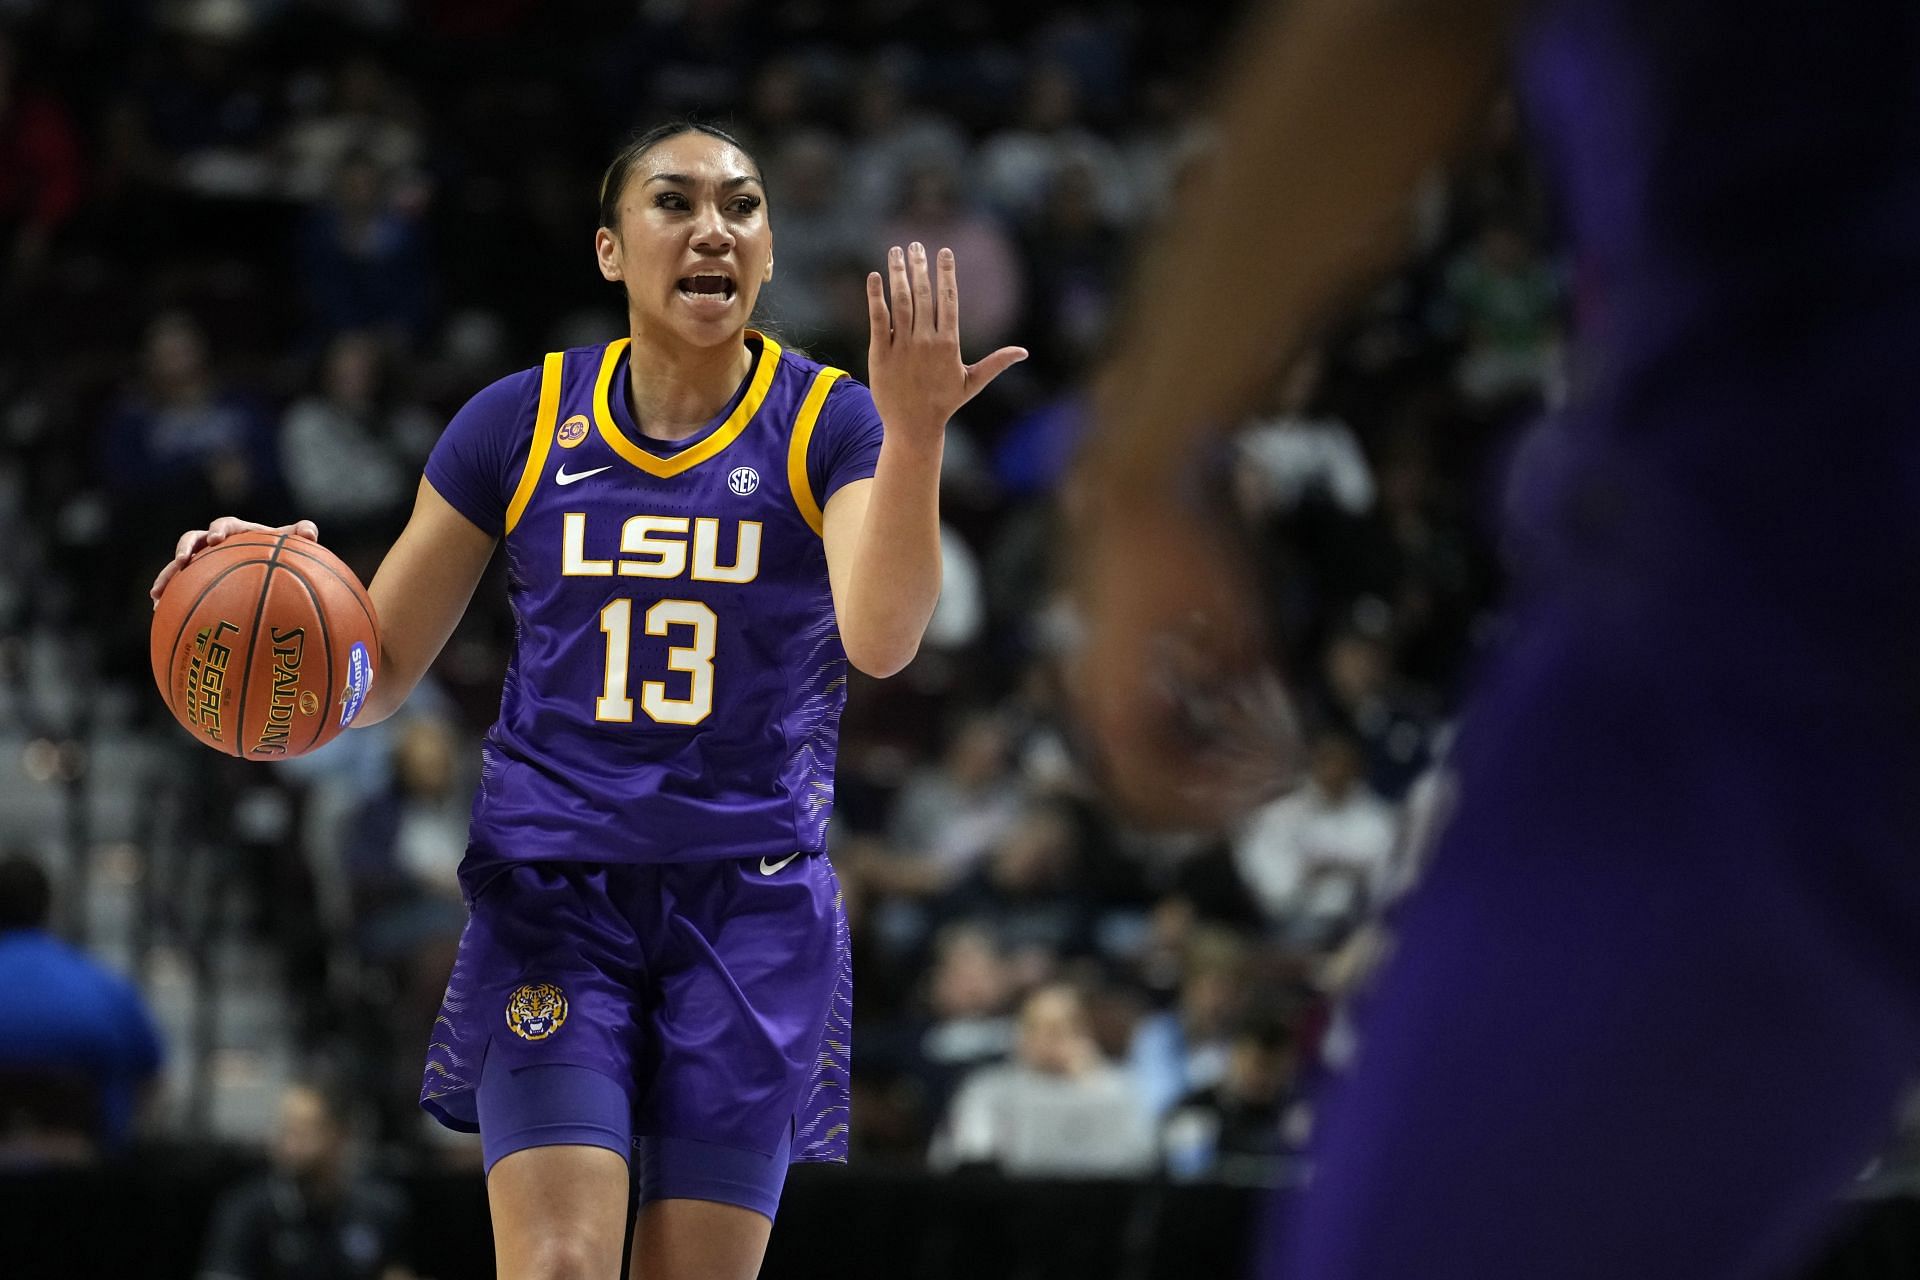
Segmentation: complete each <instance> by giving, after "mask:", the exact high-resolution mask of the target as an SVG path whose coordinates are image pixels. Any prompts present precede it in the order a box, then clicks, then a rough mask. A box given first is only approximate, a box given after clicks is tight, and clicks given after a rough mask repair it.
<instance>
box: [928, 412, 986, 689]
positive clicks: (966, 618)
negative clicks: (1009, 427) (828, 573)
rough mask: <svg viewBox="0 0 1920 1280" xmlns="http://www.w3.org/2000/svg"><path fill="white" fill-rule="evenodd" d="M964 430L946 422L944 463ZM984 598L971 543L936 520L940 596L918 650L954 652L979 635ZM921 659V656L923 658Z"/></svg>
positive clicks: (983, 620)
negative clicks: (938, 524)
mask: <svg viewBox="0 0 1920 1280" xmlns="http://www.w3.org/2000/svg"><path fill="white" fill-rule="evenodd" d="M966 439H967V437H966V434H965V432H964V431H962V430H961V428H960V427H959V425H958V424H957V423H949V424H948V426H947V453H946V457H947V458H948V460H949V461H948V463H947V465H946V467H945V471H946V472H948V473H950V472H951V471H952V470H953V463H952V461H951V460H952V459H953V458H955V457H956V456H957V455H958V454H959V453H960V452H961V451H962V449H963V448H964V446H965V442H966ZM986 621H987V602H986V598H985V588H984V586H983V585H982V583H981V581H980V560H979V558H978V557H976V556H975V555H974V554H973V547H972V546H971V545H969V544H968V542H967V540H966V539H965V538H963V537H961V536H960V533H959V531H958V530H956V529H955V528H954V527H953V526H952V525H951V524H948V523H947V522H946V521H944V520H943V521H941V522H940V596H939V599H937V600H935V601H934V604H933V616H932V617H931V618H929V619H928V620H927V632H926V635H925V636H924V637H923V638H922V640H921V642H920V643H921V650H920V651H921V653H922V654H923V655H926V654H934V653H955V652H959V651H960V650H963V649H966V648H967V647H968V646H969V645H971V644H973V642H974V641H976V640H978V639H979V638H980V630H981V628H982V627H984V626H985V625H986ZM923 660H924V659H923Z"/></svg>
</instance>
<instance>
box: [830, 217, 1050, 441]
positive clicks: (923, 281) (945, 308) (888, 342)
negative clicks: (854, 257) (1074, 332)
mask: <svg viewBox="0 0 1920 1280" xmlns="http://www.w3.org/2000/svg"><path fill="white" fill-rule="evenodd" d="M867 321H868V325H869V328H870V330H871V332H870V334H869V340H868V345H867V381H868V382H869V384H870V385H871V386H872V389H873V402H874V405H875V407H877V408H878V409H879V410H880V418H881V420H882V421H883V422H885V423H886V424H887V426H888V427H889V428H892V429H894V430H903V431H911V432H916V433H917V432H926V433H928V434H930V435H933V436H935V437H937V436H938V435H939V433H940V432H941V431H943V430H945V428H946V425H947V419H948V418H951V417H952V416H953V415H954V413H955V411H956V410H958V409H959V408H960V406H961V405H963V404H965V403H966V402H967V401H969V400H971V399H973V398H974V397H975V396H977V395H979V394H980V392H981V390H982V389H983V388H984V387H985V386H986V385H987V384H988V383H989V382H992V381H993V380H994V379H995V378H997V377H999V376H1000V375H1001V374H1003V373H1005V372H1006V371H1007V369H1009V368H1010V367H1012V366H1013V365H1015V364H1018V363H1019V362H1020V361H1022V360H1025V359H1026V358H1027V350H1026V348H1025V347H1001V348H1000V349H999V350H998V351H995V352H994V353H993V354H991V355H989V356H987V357H985V358H984V359H982V360H980V361H979V362H978V363H975V364H967V363H965V362H964V361H963V360H961V358H960V280H959V274H958V271H957V270H956V268H955V266H954V261H953V250H951V249H942V250H940V253H939V255H938V266H937V268H935V269H934V270H932V271H930V270H929V267H928V263H927V250H926V246H924V245H922V244H920V243H919V242H918V241H915V242H914V243H913V244H911V245H908V246H907V248H906V249H905V250H902V249H901V248H900V246H899V245H895V246H894V247H893V248H892V249H891V250H889V251H888V253H887V276H886V279H885V280H882V279H881V276H880V273H879V272H878V271H873V272H869V273H868V275H867Z"/></svg>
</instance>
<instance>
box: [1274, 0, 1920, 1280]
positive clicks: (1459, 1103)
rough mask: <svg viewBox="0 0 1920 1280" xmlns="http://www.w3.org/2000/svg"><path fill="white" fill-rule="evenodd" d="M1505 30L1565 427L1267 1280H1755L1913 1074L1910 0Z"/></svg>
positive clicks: (1585, 7) (1569, 17)
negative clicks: (1493, 645)
mask: <svg viewBox="0 0 1920 1280" xmlns="http://www.w3.org/2000/svg"><path fill="white" fill-rule="evenodd" d="M1520 36H1521V64H1520V67H1521V69H1520V83H1521V91H1522V98H1523V102H1524V104H1525V108H1526V111H1527V114H1528V116H1529V117H1530V123H1531V124H1532V126H1533V127H1534V130H1535V132H1536V133H1537V135H1538V136H1539V138H1540V140H1541V141H1542V143H1543V144H1544V150H1545V153H1546V156H1547V161H1548V164H1549V166H1550V170H1551V172H1552V174H1553V176H1554V178H1555V180H1556V182H1557V185H1558V187H1559V189H1560V191H1561V194H1562V197H1563V204H1564V206H1565V209H1566V213H1567V218H1568V221H1569V222H1570V224H1571V228H1570V229H1571V232H1572V240H1573V247H1574V250H1575V252H1576V254H1577V255H1578V258H1579V262H1580V266H1581V269H1582V273H1583V278H1584V281H1585V284H1586V286H1587V287H1588V296H1587V299H1586V307H1585V315H1584V321H1585V327H1586V331H1585V333H1584V335H1583V337H1584V342H1583V345H1582V349H1581V353H1580V361H1581V363H1580V364H1579V365H1577V366H1576V378H1575V385H1576V395H1575V401H1574V404H1573V406H1572V408H1571V409H1570V410H1569V411H1568V412H1567V413H1565V414H1563V415H1562V416H1561V418H1560V419H1559V420H1558V421H1555V422H1553V423H1550V424H1548V425H1547V426H1546V427H1545V428H1544V429H1543V430H1542V431H1541V432H1540V433H1538V435H1537V436H1536V438H1534V439H1533V440H1531V441H1530V442H1529V443H1528V445H1527V446H1526V447H1525V449H1524V450H1523V454H1522V457H1521V459H1520V461H1519V463H1518V464H1517V466H1516V475H1515V477H1514V496H1513V501H1512V507H1513V510H1512V513H1511V514H1512V528H1511V532H1512V534H1513V539H1512V540H1513V542H1514V544H1515V546H1516V547H1517V548H1518V549H1519V551H1520V564H1519V565H1518V566H1517V568H1518V577H1519V588H1518V594H1517V599H1516V602H1515V605H1514V609H1513V617H1512V620H1511V626H1510V629H1509V631H1508V634H1507V636H1506V638H1505V640H1504V642H1503V643H1502V645H1501V646H1500V650H1499V652H1498V653H1497V655H1496V656H1495V659H1494V661H1493V663H1492V666H1491V668H1490V669H1489V670H1488V671H1487V672H1486V673H1485V676H1484V678H1483V680H1482V681H1481V683H1480V686H1479V688H1478V690H1477V694H1476V697H1475V699H1474V701H1473V702H1472V704H1471V706H1470V708H1469V711H1468V714H1467V716H1466V718H1465V721H1464V725H1463V731H1462V735H1461V739H1460V746H1459V749H1458V751H1457V753H1456V755H1455V758H1454V760H1453V762H1452V764H1453V769H1454V778H1455V784H1456V786H1455V796H1454V807H1453V810H1452V814H1451V820H1450V821H1449V822H1448V824H1447V825H1446V827H1445V829H1444V833H1443V834H1442V836H1441V838H1440V840H1439V842H1438V844H1437V847H1436V849H1435V851H1434V854H1433V859H1432V863H1431V866H1430V870H1429V873H1428V875H1427V877H1426V879H1425V881H1424V883H1423V884H1422V885H1421V886H1420V887H1419V888H1418V889H1417V890H1416V891H1415V892H1414V893H1413V895H1412V896H1411V897H1410V898H1409V900H1408V901H1407V902H1406V903H1405V904H1403V907H1402V909H1401V910H1400V912H1399V913H1398V914H1397V916H1396V918H1395V919H1394V920H1393V921H1392V922H1391V923H1392V926H1393V930H1394V934H1395V941H1396V945H1395V947H1394V948H1393V950H1392V958H1391V960H1390V961H1389V962H1388V964H1387V965H1386V967H1385V968H1384V969H1383V970H1382V972H1381V973H1380V974H1379V975H1378V979H1377V981H1376V983H1375V984H1374V985H1373V987H1372V988H1371V989H1370V990H1369V991H1368V992H1367V993H1365V994H1364V995H1363V996H1362V997H1361V998H1360V999H1359V1000H1358V1001H1357V1002H1356V1009H1355V1012H1356V1017H1357V1027H1358V1032H1359V1036H1358V1051H1357V1055H1356V1058H1355V1060H1354V1062H1353V1064H1352V1067H1351V1070H1350V1071H1349V1072H1348V1073H1347V1074H1346V1075H1345V1076H1343V1077H1342V1078H1340V1079H1337V1080H1336V1081H1335V1082H1334V1083H1333V1084H1332V1085H1331V1086H1330V1088H1329V1090H1328V1091H1327V1096H1326V1098H1325V1099H1324V1106H1323V1109H1322V1113H1321V1123H1320V1126H1319V1132H1318V1134H1317V1135H1316V1155H1315V1164H1314V1169H1313V1176H1312V1179H1311V1182H1310V1185H1309V1186H1308V1188H1307V1189H1306V1190H1305V1191H1304V1192H1303V1193H1302V1194H1301V1195H1300V1197H1299V1199H1298V1201H1297V1203H1295V1204H1294V1205H1293V1206H1292V1207H1291V1211H1290V1212H1288V1213H1286V1214H1284V1215H1283V1216H1282V1219H1281V1221H1280V1223H1279V1224H1278V1231H1277V1234H1276V1235H1275V1237H1274V1238H1273V1240H1272V1242H1271V1247H1270V1248H1269V1249H1268V1250H1267V1257H1268V1263H1269V1265H1268V1274H1269V1275H1273V1276H1285V1277H1289V1278H1292V1280H1351V1278H1354V1277H1369V1278H1377V1280H1405V1278H1406V1277H1412V1276H1418V1277H1422V1278H1423V1280H1449V1278H1452V1277H1462V1278H1464V1277H1473V1278H1474V1280H1498V1278H1499V1277H1521V1276H1524V1277H1530V1278H1531V1277H1553V1278H1554V1280H1581V1278H1582V1277H1595V1278H1598V1277H1608V1278H1610V1280H1611V1278H1616V1277H1626V1276H1632V1277H1637V1278H1643V1280H1644V1278H1648V1277H1651V1278H1654V1280H1659V1278H1662V1277H1674V1278H1676V1280H1678V1278H1679V1277H1686V1278H1687V1280H1721V1278H1724V1277H1761V1276H1777V1275H1779V1274H1781V1273H1782V1268H1784V1267H1786V1266H1788V1265H1789V1264H1790V1263H1791V1262H1792V1261H1793V1259H1795V1258H1796V1257H1797V1256H1799V1255H1800V1254H1802V1253H1804V1252H1805V1251H1806V1250H1807V1249H1808V1248H1809V1247H1810V1245H1811V1244H1812V1243H1813V1242H1814V1241H1815V1240H1816V1238H1817V1232H1818V1230H1819V1227H1820V1224H1821V1223H1822V1222H1823V1221H1824V1220H1825V1219H1826V1218H1827V1216H1828V1215H1829V1213H1830V1211H1831V1208H1832V1206H1833V1204H1834V1202H1835V1199H1836V1197H1837V1195H1838V1194H1839V1193H1840V1192H1841V1190H1842V1189H1843V1187H1844V1185H1845V1184H1846V1183H1847V1182H1848V1180H1849V1179H1850V1178H1852V1177H1853V1176H1854V1175H1856V1174H1857V1173H1858V1172H1859V1171H1860V1170H1861V1169H1862V1168H1863V1166H1864V1165H1865V1163H1866V1162H1867V1160H1868V1159H1869V1157H1871V1156H1872V1155H1873V1154H1874V1152H1875V1149H1876V1147H1877V1146H1878V1145H1880V1144H1881V1143H1882V1142H1883V1141H1885V1139H1886V1138H1887V1137H1888V1135H1889V1133H1890V1131H1891V1127H1892V1121H1893V1116H1894V1111H1895V1106H1896V1101H1897V1099H1898V1097H1899V1095H1900V1093H1901V1090H1902V1088H1903V1086H1904V1084H1905V1083H1906V1082H1907V1081H1908V1080H1909V1079H1910V1078H1911V1077H1912V1075H1913V1073H1914V1069H1915V1067H1916V1065H1917V1064H1920V801H1917V800H1916V797H1920V786H1916V784H1915V780H1916V779H1917V778H1920V676H1917V675H1916V672H1920V625H1916V621H1915V620H1916V617H1920V609H1916V601H1917V600H1920V518H1916V517H1917V516H1920V6H1915V5H1913V4H1912V3H1911V0H1861V2H1860V3H1854V4H1847V5H1832V6H1820V7H1807V6H1804V5H1790V4H1786V3H1783V2H1781V0H1764V2H1762V3H1755V2H1754V0H1737V2H1736V0H1698V2H1696V3H1691V4H1673V3H1670V2H1669V0H1546V2H1545V3H1541V4H1538V5H1536V6H1534V7H1533V8H1532V9H1531V10H1530V11H1529V12H1528V14H1527V15H1526V18H1525V21H1524V25H1523V27H1522V29H1521V32H1520Z"/></svg>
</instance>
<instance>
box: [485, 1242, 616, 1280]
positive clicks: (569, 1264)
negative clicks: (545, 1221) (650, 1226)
mask: <svg viewBox="0 0 1920 1280" xmlns="http://www.w3.org/2000/svg"><path fill="white" fill-rule="evenodd" d="M619 1263H620V1246H619V1244H618V1243H617V1242H616V1243H615V1244H614V1246H613V1249H612V1251H611V1257H609V1251H608V1249H607V1247H606V1245H605V1243H604V1242H602V1241H597V1240H593V1239H591V1238H590V1237H589V1235H588V1233H587V1232H585V1231H584V1230H581V1231H566V1230H556V1231H553V1232H549V1233H547V1234H545V1235H543V1236H542V1237H541V1239H539V1240H538V1241H536V1242H535V1243H534V1246H533V1248H531V1249H529V1250H527V1251H526V1253H525V1255H524V1256H523V1258H522V1260H521V1262H520V1264H519V1265H517V1266H515V1267H513V1268H512V1269H511V1270H509V1269H508V1268H506V1267H502V1268H501V1270H500V1280H608V1278H609V1277H611V1276H612V1275H613V1273H614V1271H615V1270H617V1269H618V1267H619Z"/></svg>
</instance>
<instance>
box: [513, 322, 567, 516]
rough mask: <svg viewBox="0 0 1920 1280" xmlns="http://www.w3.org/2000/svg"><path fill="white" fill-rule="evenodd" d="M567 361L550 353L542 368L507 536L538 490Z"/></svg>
mask: <svg viewBox="0 0 1920 1280" xmlns="http://www.w3.org/2000/svg"><path fill="white" fill-rule="evenodd" d="M566 361H567V356H566V353H565V352H564V351H551V352H548V353H547V358H546V361H545V363H544V364H542V365H541V368H540V409H539V411H538V412H537V413H535V414H534V416H533V445H532V447H531V448H529V449H528V450H527V469H526V470H525V471H522V472H521V473H520V487H519V488H517V489H515V490H514V491H513V501H512V502H510V503H508V504H507V529H506V531H507V532H508V533H512V532H513V526H515V525H517V524H519V523H520V517H521V516H522V515H524V514H526V510H527V504H528V503H529V502H532V501H533V491H534V490H535V489H537V488H539V487H540V477H541V476H542V475H544V474H545V473H546V470H547V454H548V453H549V452H551V451H552V449H553V424H554V420H555V419H556V418H558V417H559V416H560V371H561V367H562V366H563V365H565V364H566Z"/></svg>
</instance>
